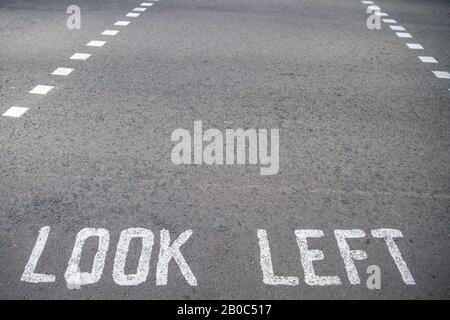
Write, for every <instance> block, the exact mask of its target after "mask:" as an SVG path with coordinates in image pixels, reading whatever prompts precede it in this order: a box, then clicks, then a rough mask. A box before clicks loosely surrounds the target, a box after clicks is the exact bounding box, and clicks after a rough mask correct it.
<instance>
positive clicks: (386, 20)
mask: <svg viewBox="0 0 450 320" xmlns="http://www.w3.org/2000/svg"><path fill="white" fill-rule="evenodd" d="M382 20H383V22H384V23H397V21H395V20H394V19H382Z"/></svg>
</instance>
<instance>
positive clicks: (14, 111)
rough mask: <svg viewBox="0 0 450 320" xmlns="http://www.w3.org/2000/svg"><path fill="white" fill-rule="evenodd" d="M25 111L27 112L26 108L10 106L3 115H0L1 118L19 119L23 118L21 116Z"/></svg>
mask: <svg viewBox="0 0 450 320" xmlns="http://www.w3.org/2000/svg"><path fill="white" fill-rule="evenodd" d="M27 111H28V108H24V107H16V106H12V107H11V108H9V109H8V110H7V111H6V112H5V113H4V114H2V116H3V117H13V118H19V117H21V116H23V114H24V113H25V112H27Z"/></svg>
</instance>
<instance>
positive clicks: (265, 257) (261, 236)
mask: <svg viewBox="0 0 450 320" xmlns="http://www.w3.org/2000/svg"><path fill="white" fill-rule="evenodd" d="M257 235H258V240H259V250H260V259H259V263H260V265H261V270H262V273H263V282H264V283H265V284H268V285H272V286H277V285H285V286H298V277H294V276H289V277H285V276H276V275H274V274H273V265H272V256H271V254H270V247H269V240H268V239H267V231H266V230H265V229H258V231H257Z"/></svg>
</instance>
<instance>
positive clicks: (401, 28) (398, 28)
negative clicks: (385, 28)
mask: <svg viewBox="0 0 450 320" xmlns="http://www.w3.org/2000/svg"><path fill="white" fill-rule="evenodd" d="M389 28H391V30H394V31H405V28H403V27H402V26H389Z"/></svg>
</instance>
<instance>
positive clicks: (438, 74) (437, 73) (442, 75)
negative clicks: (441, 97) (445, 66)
mask: <svg viewBox="0 0 450 320" xmlns="http://www.w3.org/2000/svg"><path fill="white" fill-rule="evenodd" d="M433 73H434V75H435V76H436V77H437V78H439V79H450V73H449V72H447V71H433Z"/></svg>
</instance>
